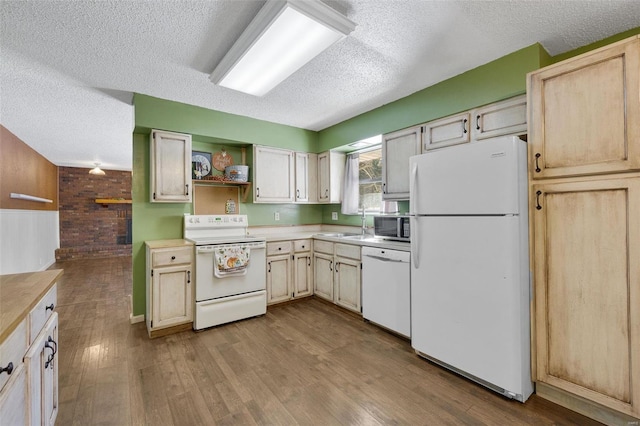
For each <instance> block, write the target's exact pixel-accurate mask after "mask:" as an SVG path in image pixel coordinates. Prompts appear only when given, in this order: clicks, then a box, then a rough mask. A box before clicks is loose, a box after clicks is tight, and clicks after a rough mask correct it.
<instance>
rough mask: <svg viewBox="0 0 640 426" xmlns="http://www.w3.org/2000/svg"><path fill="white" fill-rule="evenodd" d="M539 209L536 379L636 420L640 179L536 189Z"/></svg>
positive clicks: (534, 211) (534, 214) (593, 412)
mask: <svg viewBox="0 0 640 426" xmlns="http://www.w3.org/2000/svg"><path fill="white" fill-rule="evenodd" d="M531 206H532V208H531V218H532V220H533V250H534V277H535V326H536V340H535V343H536V345H535V347H536V359H537V374H536V375H537V381H538V382H539V384H540V383H543V384H548V385H551V386H552V387H553V388H555V389H560V390H562V391H565V392H567V393H568V394H571V395H577V396H578V397H580V398H583V400H586V401H591V402H595V403H596V404H599V405H601V406H603V407H607V408H610V409H612V410H615V412H617V413H623V417H622V418H618V417H611V415H609V416H607V415H603V414H602V413H603V412H602V410H600V409H599V408H597V406H594V407H596V408H594V407H590V406H589V405H588V404H587V408H585V407H584V406H573V405H570V408H572V409H574V410H576V411H580V412H583V414H586V415H588V416H590V417H594V418H596V419H597V420H600V421H603V422H606V423H611V424H622V423H619V422H623V421H629V419H628V418H627V417H626V416H631V417H632V418H636V419H637V418H638V417H640V374H638V372H640V177H630V178H611V177H609V178H593V179H592V180H586V179H582V180H578V179H573V180H565V181H564V182H563V181H560V182H555V183H543V184H535V183H534V185H533V186H532V200H531ZM553 388H549V389H553ZM537 392H538V393H539V394H541V395H542V396H544V397H548V396H549V395H551V396H553V395H555V394H554V392H549V391H548V388H547V387H545V386H544V385H542V386H538V388H537ZM550 399H554V398H550ZM567 401H568V400H567V399H566V398H565V399H564V402H562V400H557V399H556V402H559V403H561V404H563V405H565V404H566V403H567ZM589 407H590V408H589ZM585 410H586V411H585Z"/></svg>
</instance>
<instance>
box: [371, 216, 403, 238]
mask: <svg viewBox="0 0 640 426" xmlns="http://www.w3.org/2000/svg"><path fill="white" fill-rule="evenodd" d="M373 233H374V235H375V236H376V237H381V238H384V239H387V240H394V241H404V242H410V241H411V231H410V226H409V216H404V215H395V214H394V215H380V216H374V217H373Z"/></svg>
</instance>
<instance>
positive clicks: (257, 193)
mask: <svg viewBox="0 0 640 426" xmlns="http://www.w3.org/2000/svg"><path fill="white" fill-rule="evenodd" d="M253 174H254V179H253V180H254V182H253V202H254V203H293V202H294V201H295V197H294V183H295V170H294V157H293V151H290V150H287V149H278V148H270V147H266V146H260V145H254V146H253Z"/></svg>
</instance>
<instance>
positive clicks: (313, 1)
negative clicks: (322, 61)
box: [210, 0, 356, 96]
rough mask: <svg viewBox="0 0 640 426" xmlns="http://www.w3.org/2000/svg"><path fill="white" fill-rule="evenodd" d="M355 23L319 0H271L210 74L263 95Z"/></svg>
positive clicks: (223, 82) (222, 83)
mask: <svg viewBox="0 0 640 426" xmlns="http://www.w3.org/2000/svg"><path fill="white" fill-rule="evenodd" d="M355 27H356V24H354V23H353V22H351V21H350V20H349V19H347V18H346V17H344V16H343V15H341V14H340V13H338V12H336V11H335V10H333V9H332V8H330V7H329V6H327V5H326V4H324V3H322V2H321V1H319V0H268V1H267V3H266V4H265V5H264V6H263V7H262V9H260V12H258V14H257V15H256V17H255V18H254V19H253V21H251V23H250V24H249V26H248V27H247V29H246V30H245V31H244V32H243V33H242V35H241V36H240V38H238V40H237V41H236V42H235V44H234V45H233V46H232V47H231V49H230V50H229V52H228V53H227V54H226V55H225V56H224V58H222V60H221V61H220V63H219V64H218V66H217V67H216V69H215V70H213V73H212V74H211V77H210V79H211V81H212V82H214V83H215V84H218V85H220V86H224V87H227V88H229V89H233V90H238V91H240V92H244V93H249V94H251V95H255V96H262V95H264V94H266V93H268V92H269V91H270V90H271V89H273V88H274V87H276V86H277V85H278V84H280V83H281V82H282V81H283V80H285V79H286V78H287V77H289V76H290V75H291V74H293V73H294V72H296V71H297V70H299V69H300V68H301V67H302V66H303V65H305V64H306V63H307V62H309V61H310V60H312V59H313V58H315V57H316V56H317V55H319V54H320V53H322V52H323V51H324V50H325V49H327V48H328V47H329V46H331V45H332V44H334V43H335V42H337V41H339V40H342V39H343V38H345V37H346V36H347V35H348V34H349V33H351V32H352V31H353V30H354V29H355Z"/></svg>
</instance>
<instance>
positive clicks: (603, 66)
mask: <svg viewBox="0 0 640 426" xmlns="http://www.w3.org/2000/svg"><path fill="white" fill-rule="evenodd" d="M639 81H640V37H639V36H635V37H632V38H630V39H627V40H623V41H621V42H618V43H614V44H612V45H609V46H607V47H603V48H601V49H597V50H594V51H592V52H588V53H585V54H583V55H580V56H577V57H575V58H572V59H569V60H566V61H563V62H560V63H558V64H555V65H552V66H549V67H546V68H543V69H541V70H538V71H535V72H532V73H530V74H529V75H528V79H527V86H528V87H527V93H528V96H529V99H528V105H529V107H530V108H529V116H530V121H531V124H530V126H529V135H528V137H529V139H528V140H529V145H530V159H529V161H530V166H529V167H530V169H531V173H532V176H533V178H534V179H537V178H550V177H560V176H578V175H591V174H604V173H618V172H626V171H631V170H639V169H640V95H639V93H640V83H639Z"/></svg>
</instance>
